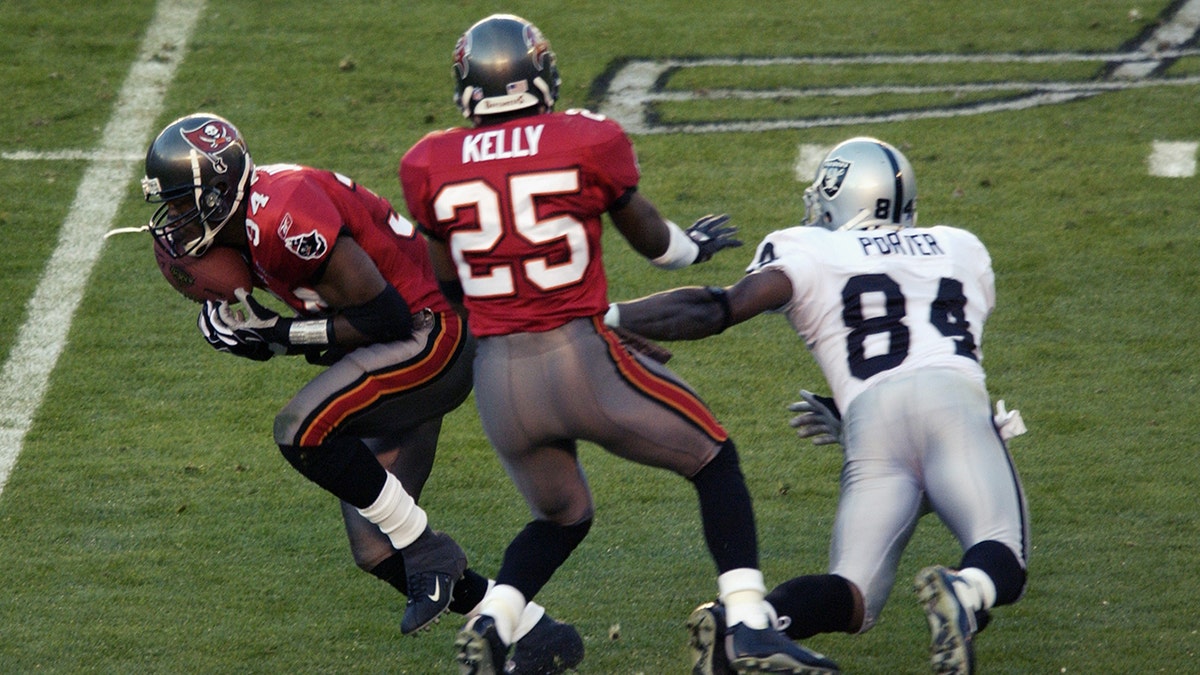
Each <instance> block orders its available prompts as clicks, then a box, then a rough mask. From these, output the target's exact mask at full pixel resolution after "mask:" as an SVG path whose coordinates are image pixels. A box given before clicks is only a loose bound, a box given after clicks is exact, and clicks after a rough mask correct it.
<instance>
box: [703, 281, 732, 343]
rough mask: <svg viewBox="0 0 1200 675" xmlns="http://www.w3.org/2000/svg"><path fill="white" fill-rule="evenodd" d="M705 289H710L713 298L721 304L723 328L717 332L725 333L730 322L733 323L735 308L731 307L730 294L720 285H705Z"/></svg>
mask: <svg viewBox="0 0 1200 675" xmlns="http://www.w3.org/2000/svg"><path fill="white" fill-rule="evenodd" d="M704 290H706V291H708V294H709V295H711V296H712V299H713V300H716V302H717V304H718V305H720V306H721V330H719V331H717V332H718V333H723V332H725V329H726V328H729V324H731V323H733V310H731V309H730V308H729V294H728V293H726V292H725V289H724V288H721V287H720V286H705V287H704Z"/></svg>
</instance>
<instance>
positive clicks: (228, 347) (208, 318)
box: [196, 300, 275, 361]
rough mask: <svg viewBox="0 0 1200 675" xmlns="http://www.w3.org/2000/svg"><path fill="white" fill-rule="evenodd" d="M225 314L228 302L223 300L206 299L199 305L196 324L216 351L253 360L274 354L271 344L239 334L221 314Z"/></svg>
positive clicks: (227, 310)
mask: <svg viewBox="0 0 1200 675" xmlns="http://www.w3.org/2000/svg"><path fill="white" fill-rule="evenodd" d="M226 314H229V303H228V302H225V301H223V300H222V301H220V302H216V301H213V300H208V301H205V303H204V305H203V306H201V307H200V316H199V317H197V319H196V326H197V327H198V328H199V329H200V334H201V335H203V336H204V339H205V341H207V342H208V344H210V345H212V347H213V348H214V349H216V350H217V351H220V352H227V353H229V354H233V355H234V356H241V357H242V358H247V359H253V360H255V361H266V360H267V359H269V358H271V357H272V356H275V352H274V351H273V350H272V349H271V346H270V345H268V344H267V343H266V342H264V341H262V340H261V339H259V338H257V337H255V336H252V335H246V334H241V335H239V334H238V332H237V331H236V330H234V329H233V328H232V327H231V326H229V325H228V323H226V321H225V318H224V316H223V315H226Z"/></svg>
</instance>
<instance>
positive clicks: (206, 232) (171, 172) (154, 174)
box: [142, 113, 254, 258]
mask: <svg viewBox="0 0 1200 675" xmlns="http://www.w3.org/2000/svg"><path fill="white" fill-rule="evenodd" d="M253 172H254V162H252V161H251V160H250V153H249V152H247V151H246V141H245V140H244V139H243V138H242V134H241V133H240V132H239V131H238V130H237V127H235V126H233V124H231V123H230V122H229V120H227V119H225V118H223V117H220V116H218V115H213V114H211V113H196V114H193V115H188V116H186V117H181V118H179V119H177V120H175V121H174V122H172V123H171V124H169V125H167V127H166V128H165V129H163V130H162V132H160V133H159V134H158V137H157V138H155V139H154V142H153V143H151V144H150V149H149V150H148V151H147V152H146V177H145V178H143V179H142V192H143V194H144V195H145V197H146V201H147V202H150V203H152V204H160V206H159V207H158V210H157V211H155V212H154V216H153V217H152V218H151V219H150V228H149V229H150V233H151V234H153V235H154V237H155V238H156V239H158V240H159V241H160V242H161V243H162V245H163V248H165V249H166V250H167V251H168V252H170V254H171V256H172V257H175V258H178V257H180V256H184V255H191V256H197V257H199V256H202V255H204V252H205V251H207V250H208V247H209V246H211V245H212V242H213V239H214V238H215V237H216V236H217V232H219V231H220V230H221V228H222V227H224V226H225V223H228V222H229V220H230V218H231V217H232V216H233V214H234V213H236V212H237V210H238V208H239V207H240V206H241V204H242V197H243V196H244V195H245V193H246V190H247V188H248V185H249V179H250V175H251V174H252V173H253ZM184 199H187V208H180V209H178V210H176V209H175V208H172V206H171V205H172V203H173V202H179V201H182V200H184ZM176 206H178V205H176ZM196 224H199V227H197V226H196Z"/></svg>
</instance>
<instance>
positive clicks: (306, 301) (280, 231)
mask: <svg viewBox="0 0 1200 675" xmlns="http://www.w3.org/2000/svg"><path fill="white" fill-rule="evenodd" d="M245 199H246V204H247V211H246V238H247V240H248V241H249V244H250V258H251V261H252V263H253V267H254V274H255V276H256V277H257V278H258V281H259V282H261V283H260V284H259V285H261V286H262V287H264V288H266V289H267V290H268V291H270V292H271V293H272V294H273V295H275V296H277V297H279V298H280V299H281V300H283V301H284V302H286V303H287V304H288V306H290V307H291V308H292V309H294V310H296V311H297V312H298V313H300V314H305V315H312V314H322V313H325V312H327V311H328V309H329V306H328V304H327V303H326V302H325V301H324V300H323V299H322V298H321V297H320V296H319V295H318V294H317V292H316V291H315V290H314V289H313V286H315V285H316V280H317V279H318V278H319V277H320V273H321V271H322V270H323V268H324V266H325V264H326V262H327V261H328V259H329V252H330V251H331V250H333V245H334V243H335V242H336V241H337V238H338V236H339V235H349V236H350V237H352V238H353V239H354V241H355V242H356V243H357V244H358V245H359V246H360V247H362V249H363V250H364V251H366V253H367V255H369V256H370V257H371V260H374V261H375V266H376V267H377V268H379V273H380V274H381V275H383V278H384V279H386V280H387V281H388V282H389V283H390V284H392V285H393V286H395V287H396V290H398V291H399V292H400V295H401V296H402V297H403V298H404V300H405V301H406V302H407V303H408V305H409V307H411V308H412V310H413V311H414V312H416V311H417V310H419V309H422V308H424V307H429V308H430V309H433V310H437V311H443V310H448V309H449V303H447V302H446V299H445V298H444V297H443V296H442V294H441V291H440V290H439V289H438V285H437V279H436V278H435V277H434V274H433V267H432V266H431V265H430V263H429V251H428V249H427V248H426V246H425V242H424V241H422V240H421V238H420V237H418V236H417V233H416V229H415V228H414V227H413V225H412V223H410V222H408V221H407V220H405V219H404V218H403V217H401V216H400V215H399V214H397V213H396V211H395V209H393V208H392V205H391V204H389V203H388V201H387V200H386V199H384V198H382V197H380V196H379V195H376V194H375V193H373V192H371V191H370V190H368V189H366V188H364V187H362V186H361V185H358V184H356V183H355V182H354V181H352V180H350V179H349V178H347V177H345V176H342V175H340V174H336V173H332V172H329V171H322V170H319V169H312V168H309V167H305V166H298V165H295V164H268V165H264V166H260V167H256V168H255V172H254V176H253V177H252V178H251V182H250V190H249V193H248V194H247V195H246V197H245Z"/></svg>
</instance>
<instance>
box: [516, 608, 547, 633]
mask: <svg viewBox="0 0 1200 675" xmlns="http://www.w3.org/2000/svg"><path fill="white" fill-rule="evenodd" d="M545 615H546V608H545V607H542V606H541V605H539V604H537V603H536V602H530V603H527V604H526V605H525V611H523V612H521V620H520V621H518V622H517V627H516V628H514V629H513V642H517V641H518V640H520V639H521V638H523V637H525V636H526V635H528V634H529V631H531V630H533V627H534V625H536V624H537V622H539V621H541V620H542V617H543V616H545Z"/></svg>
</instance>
